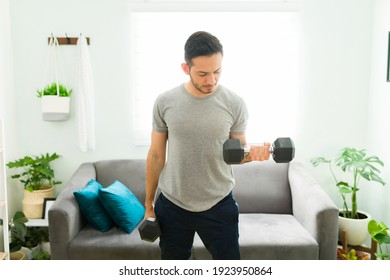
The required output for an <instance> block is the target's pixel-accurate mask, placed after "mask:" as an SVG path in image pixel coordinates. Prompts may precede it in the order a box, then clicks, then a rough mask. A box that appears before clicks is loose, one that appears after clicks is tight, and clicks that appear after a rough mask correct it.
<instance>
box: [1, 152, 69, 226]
mask: <svg viewBox="0 0 390 280" xmlns="http://www.w3.org/2000/svg"><path fill="white" fill-rule="evenodd" d="M59 157H60V156H59V155H58V154H56V153H53V154H48V153H46V154H45V155H43V154H42V155H40V156H32V157H30V156H25V157H23V158H21V159H18V160H15V161H12V162H8V163H7V164H6V165H7V167H8V168H17V169H19V170H20V172H19V173H16V174H14V175H12V176H11V178H12V179H19V181H20V182H21V183H22V184H23V185H24V198H23V212H24V213H25V215H26V217H27V218H29V219H36V218H42V210H43V201H44V198H50V197H53V194H54V186H55V185H57V184H60V183H61V182H60V181H57V180H55V174H54V170H53V168H52V167H51V163H52V161H54V160H56V159H58V158H59Z"/></svg>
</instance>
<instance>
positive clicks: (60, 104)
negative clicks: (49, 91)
mask: <svg viewBox="0 0 390 280" xmlns="http://www.w3.org/2000/svg"><path fill="white" fill-rule="evenodd" d="M69 115H70V97H63V96H56V95H44V96H42V119H43V120H44V121H65V120H67V119H68V118H69Z"/></svg>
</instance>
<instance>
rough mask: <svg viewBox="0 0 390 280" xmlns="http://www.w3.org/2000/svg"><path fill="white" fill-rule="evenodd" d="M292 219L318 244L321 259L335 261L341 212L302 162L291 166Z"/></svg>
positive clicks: (292, 163)
mask: <svg viewBox="0 0 390 280" xmlns="http://www.w3.org/2000/svg"><path fill="white" fill-rule="evenodd" d="M288 177H289V183H290V188H291V196H292V205H293V215H294V217H295V218H296V219H297V220H298V221H299V222H300V223H301V224H302V226H303V227H304V228H306V230H307V231H308V232H309V233H310V234H311V235H312V236H313V237H314V238H315V239H316V240H317V242H318V245H319V256H318V257H319V259H332V260H334V259H336V254H337V238H338V237H337V236H338V212H339V211H338V208H337V207H336V205H335V204H334V203H333V201H332V200H331V199H330V197H329V196H328V195H327V194H326V192H325V191H324V190H323V189H322V187H321V186H320V185H319V184H318V183H317V182H316V181H315V180H314V178H313V177H312V176H311V175H310V174H309V173H308V172H307V171H306V170H305V168H304V166H303V165H302V164H301V163H299V162H291V163H290V165H289V172H288Z"/></svg>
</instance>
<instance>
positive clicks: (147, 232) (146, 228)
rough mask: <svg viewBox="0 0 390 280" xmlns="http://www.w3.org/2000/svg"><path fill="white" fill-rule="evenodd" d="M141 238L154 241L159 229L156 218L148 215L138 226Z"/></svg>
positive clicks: (159, 232) (159, 231) (158, 234)
mask: <svg viewBox="0 0 390 280" xmlns="http://www.w3.org/2000/svg"><path fill="white" fill-rule="evenodd" d="M138 231H139V235H140V236H141V239H142V240H145V241H149V242H154V241H155V240H156V239H157V238H158V237H159V236H160V235H161V229H160V225H159V224H158V221H157V219H156V218H153V217H148V218H146V219H145V220H143V221H142V222H141V224H140V225H139V227H138Z"/></svg>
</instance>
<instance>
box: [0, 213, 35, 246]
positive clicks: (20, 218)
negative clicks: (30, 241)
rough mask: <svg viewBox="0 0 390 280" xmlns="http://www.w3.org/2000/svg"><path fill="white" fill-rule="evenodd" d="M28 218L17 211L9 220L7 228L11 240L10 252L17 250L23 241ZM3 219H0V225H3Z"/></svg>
mask: <svg viewBox="0 0 390 280" xmlns="http://www.w3.org/2000/svg"><path fill="white" fill-rule="evenodd" d="M27 222H28V219H27V218H26V216H25V215H24V213H23V212H22V211H17V212H16V213H15V215H14V217H13V218H12V219H11V221H10V222H9V223H8V230H9V231H10V234H11V242H10V244H9V250H10V252H16V251H19V250H20V248H22V245H23V243H24V242H25V237H26V234H27V226H26V223H27ZM3 223H4V221H3V220H2V219H0V225H3Z"/></svg>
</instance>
